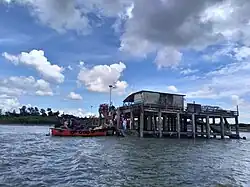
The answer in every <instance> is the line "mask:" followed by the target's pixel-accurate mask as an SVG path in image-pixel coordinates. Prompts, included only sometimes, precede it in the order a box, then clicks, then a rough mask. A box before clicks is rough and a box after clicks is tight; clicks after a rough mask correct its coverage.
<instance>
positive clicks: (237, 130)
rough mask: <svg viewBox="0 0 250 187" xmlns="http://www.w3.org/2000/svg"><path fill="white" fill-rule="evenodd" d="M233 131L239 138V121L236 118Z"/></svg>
mask: <svg viewBox="0 0 250 187" xmlns="http://www.w3.org/2000/svg"><path fill="white" fill-rule="evenodd" d="M235 130H236V135H237V137H238V138H239V137H240V131H239V119H238V116H236V117H235Z"/></svg>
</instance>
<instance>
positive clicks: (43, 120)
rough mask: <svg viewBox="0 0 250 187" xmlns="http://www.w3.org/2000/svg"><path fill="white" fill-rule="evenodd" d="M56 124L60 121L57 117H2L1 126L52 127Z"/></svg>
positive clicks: (0, 118) (0, 119)
mask: <svg viewBox="0 0 250 187" xmlns="http://www.w3.org/2000/svg"><path fill="white" fill-rule="evenodd" d="M55 123H58V119H57V118H56V117H55V116H18V117H13V116H0V124H2V125H11V124H19V125H26V124H33V125H45V124H47V125H51V124H55Z"/></svg>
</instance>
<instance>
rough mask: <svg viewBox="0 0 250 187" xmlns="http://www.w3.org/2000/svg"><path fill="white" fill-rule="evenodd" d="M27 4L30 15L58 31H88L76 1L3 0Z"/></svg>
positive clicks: (83, 14)
mask: <svg viewBox="0 0 250 187" xmlns="http://www.w3.org/2000/svg"><path fill="white" fill-rule="evenodd" d="M4 1H6V2H7V3H11V2H14V3H19V4H20V5H24V6H28V8H29V10H30V12H31V15H32V16H34V17H35V18H38V20H39V21H40V22H41V23H42V24H44V25H47V26H49V27H51V28H52V29H54V30H56V31H58V32H65V31H66V30H76V31H77V32H78V33H81V34H86V33H89V29H90V25H89V20H88V18H87V16H86V14H85V13H84V12H83V11H82V9H81V7H79V6H78V3H77V1H69V0H61V1H60V2H59V1H57V0H4Z"/></svg>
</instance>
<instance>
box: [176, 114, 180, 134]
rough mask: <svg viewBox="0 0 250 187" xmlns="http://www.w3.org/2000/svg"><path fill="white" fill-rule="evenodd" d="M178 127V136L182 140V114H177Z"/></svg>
mask: <svg viewBox="0 0 250 187" xmlns="http://www.w3.org/2000/svg"><path fill="white" fill-rule="evenodd" d="M176 123H177V124H176V127H177V136H178V138H181V126H180V113H177V120H176Z"/></svg>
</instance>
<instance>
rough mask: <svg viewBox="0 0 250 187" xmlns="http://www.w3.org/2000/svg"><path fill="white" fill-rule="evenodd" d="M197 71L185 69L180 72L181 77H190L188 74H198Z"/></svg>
mask: <svg viewBox="0 0 250 187" xmlns="http://www.w3.org/2000/svg"><path fill="white" fill-rule="evenodd" d="M198 71H199V70H198V69H190V68H187V69H183V70H181V72H180V73H181V74H182V75H190V74H194V73H196V72H198Z"/></svg>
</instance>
